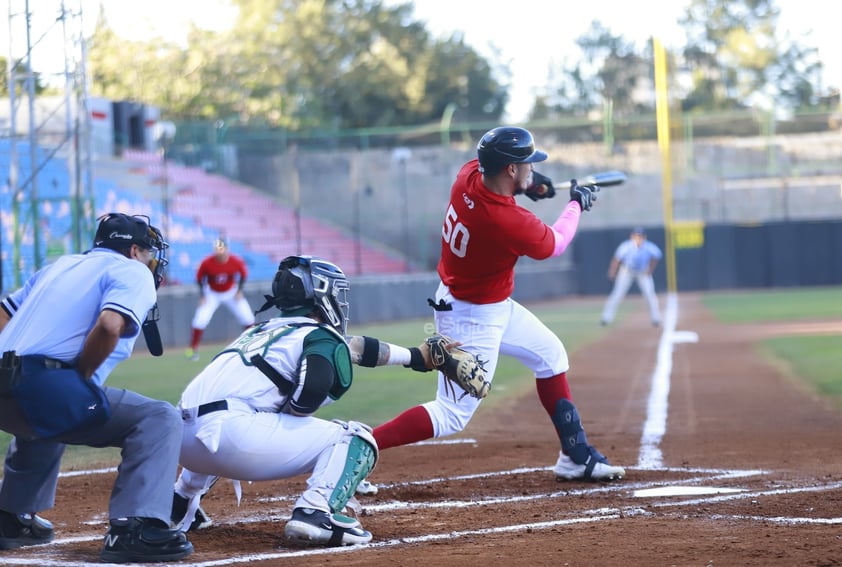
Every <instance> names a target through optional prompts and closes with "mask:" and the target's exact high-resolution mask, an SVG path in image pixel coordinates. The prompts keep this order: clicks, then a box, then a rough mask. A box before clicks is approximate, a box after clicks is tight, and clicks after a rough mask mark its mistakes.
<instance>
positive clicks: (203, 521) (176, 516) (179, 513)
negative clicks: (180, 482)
mask: <svg viewBox="0 0 842 567" xmlns="http://www.w3.org/2000/svg"><path fill="white" fill-rule="evenodd" d="M189 505H190V500H189V499H187V498H185V497H184V496H182V495H181V494H179V493H178V492H173V495H172V513H171V514H170V521H171V522H172V524H173V525H174V526H176V527H177V526H179V525H181V528H180V529H181V531H183V532H192V531H195V530H203V529H205V528H209V527H211V526H212V525H213V520H211V518H210V516H208V514H207V512H205V511H204V510H202V507H201V506H199V507H198V508H197V509H196V513H195V514H194V515H193V519H192V520H190V521H189V522H188V521H187V519H186V518H185V517H184V516H186V515H187V507H188V506H189Z"/></svg>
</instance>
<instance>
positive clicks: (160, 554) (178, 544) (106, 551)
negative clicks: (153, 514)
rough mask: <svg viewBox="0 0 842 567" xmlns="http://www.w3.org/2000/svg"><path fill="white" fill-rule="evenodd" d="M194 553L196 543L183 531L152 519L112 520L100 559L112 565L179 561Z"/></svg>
mask: <svg viewBox="0 0 842 567" xmlns="http://www.w3.org/2000/svg"><path fill="white" fill-rule="evenodd" d="M191 553H193V544H192V543H190V542H189V541H187V535H186V534H185V533H184V532H182V531H180V530H171V529H170V528H169V527H168V526H167V525H166V524H165V523H164V522H161V521H159V520H155V519H151V518H120V519H117V520H111V527H110V528H109V530H108V533H106V534H105V543H104V545H103V547H102V551H101V552H100V554H99V557H100V558H101V559H102V560H103V561H108V562H110V563H150V562H158V561H177V560H179V559H183V558H185V557H187V556H188V555H190V554H191Z"/></svg>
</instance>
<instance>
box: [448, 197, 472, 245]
mask: <svg viewBox="0 0 842 567" xmlns="http://www.w3.org/2000/svg"><path fill="white" fill-rule="evenodd" d="M441 237H442V238H443V239H444V241H445V242H447V244H448V246H450V251H451V252H453V254H454V255H455V256H457V257H459V258H464V257H465V255H466V254H467V253H468V241H469V240H470V239H471V234H470V233H469V232H468V228H467V227H466V226H465V225H464V224H462V223H461V222H459V220H458V218H457V215H456V209H454V208H453V205H450V206H449V207H448V208H447V214H446V215H445V216H444V225H443V226H442V228H441Z"/></svg>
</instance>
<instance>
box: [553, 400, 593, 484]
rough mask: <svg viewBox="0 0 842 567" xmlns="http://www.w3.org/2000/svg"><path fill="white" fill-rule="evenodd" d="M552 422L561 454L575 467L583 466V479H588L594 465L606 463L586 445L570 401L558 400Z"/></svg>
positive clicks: (583, 431) (574, 408) (580, 425)
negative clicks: (559, 441) (559, 443)
mask: <svg viewBox="0 0 842 567" xmlns="http://www.w3.org/2000/svg"><path fill="white" fill-rule="evenodd" d="M552 420H553V425H555V428H556V431H557V432H558V437H559V439H560V440H561V450H562V452H563V453H564V454H565V455H567V456H568V457H570V460H571V461H573V462H574V463H576V464H577V465H585V478H590V476H591V473H592V472H593V469H594V467H595V466H596V464H597V463H599V462H607V459H606V458H605V456H604V455H602V454H600V452H599V451H597V450H596V449H594V448H593V447H591V446H590V444H589V443H588V436H587V435H585V429H584V428H583V427H582V420H581V419H580V418H579V411H578V410H577V409H576V406H574V405H573V402H571V401H570V400H566V399H561V400H559V401H558V403H557V404H556V407H555V413H553V416H552Z"/></svg>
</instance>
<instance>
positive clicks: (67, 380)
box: [4, 355, 111, 439]
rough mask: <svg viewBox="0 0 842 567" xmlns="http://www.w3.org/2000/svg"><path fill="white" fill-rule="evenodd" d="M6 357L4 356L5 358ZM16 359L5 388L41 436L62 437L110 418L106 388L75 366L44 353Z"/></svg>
mask: <svg viewBox="0 0 842 567" xmlns="http://www.w3.org/2000/svg"><path fill="white" fill-rule="evenodd" d="M6 358H7V357H6V355H4V361H5V360H6ZM15 358H16V359H17V363H16V364H15V365H14V367H15V369H14V371H13V372H12V373H11V375H8V374H9V373H8V372H4V374H6V376H4V378H8V379H9V382H10V383H9V384H7V387H8V386H10V387H8V388H4V389H6V390H7V392H8V394H11V395H10V396H9V397H12V398H14V399H15V401H16V402H17V404H18V406H20V409H21V411H22V412H23V414H24V415H25V416H26V419H27V421H28V422H29V425H30V426H31V427H32V429H33V431H34V432H35V434H36V435H37V436H38V437H40V438H42V439H50V438H55V437H61V436H62V435H66V434H68V433H72V432H74V431H77V430H81V429H84V428H88V427H94V426H97V425H101V424H103V423H105V422H106V421H107V420H108V419H109V418H110V417H111V406H110V405H109V403H108V398H107V397H106V396H105V391H104V390H103V389H102V388H100V387H99V386H98V385H96V384H95V383H94V382H93V381H91V380H86V379H85V378H84V377H83V376H82V375H81V374H79V372H78V371H77V370H76V369H75V368H71V367H66V366H63V365H58V364H55V363H56V361H51V360H49V359H46V358H44V357H43V356H29V355H27V356H21V357H17V356H15ZM6 370H8V369H6ZM4 381H5V380H4ZM8 394H6V395H8Z"/></svg>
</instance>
